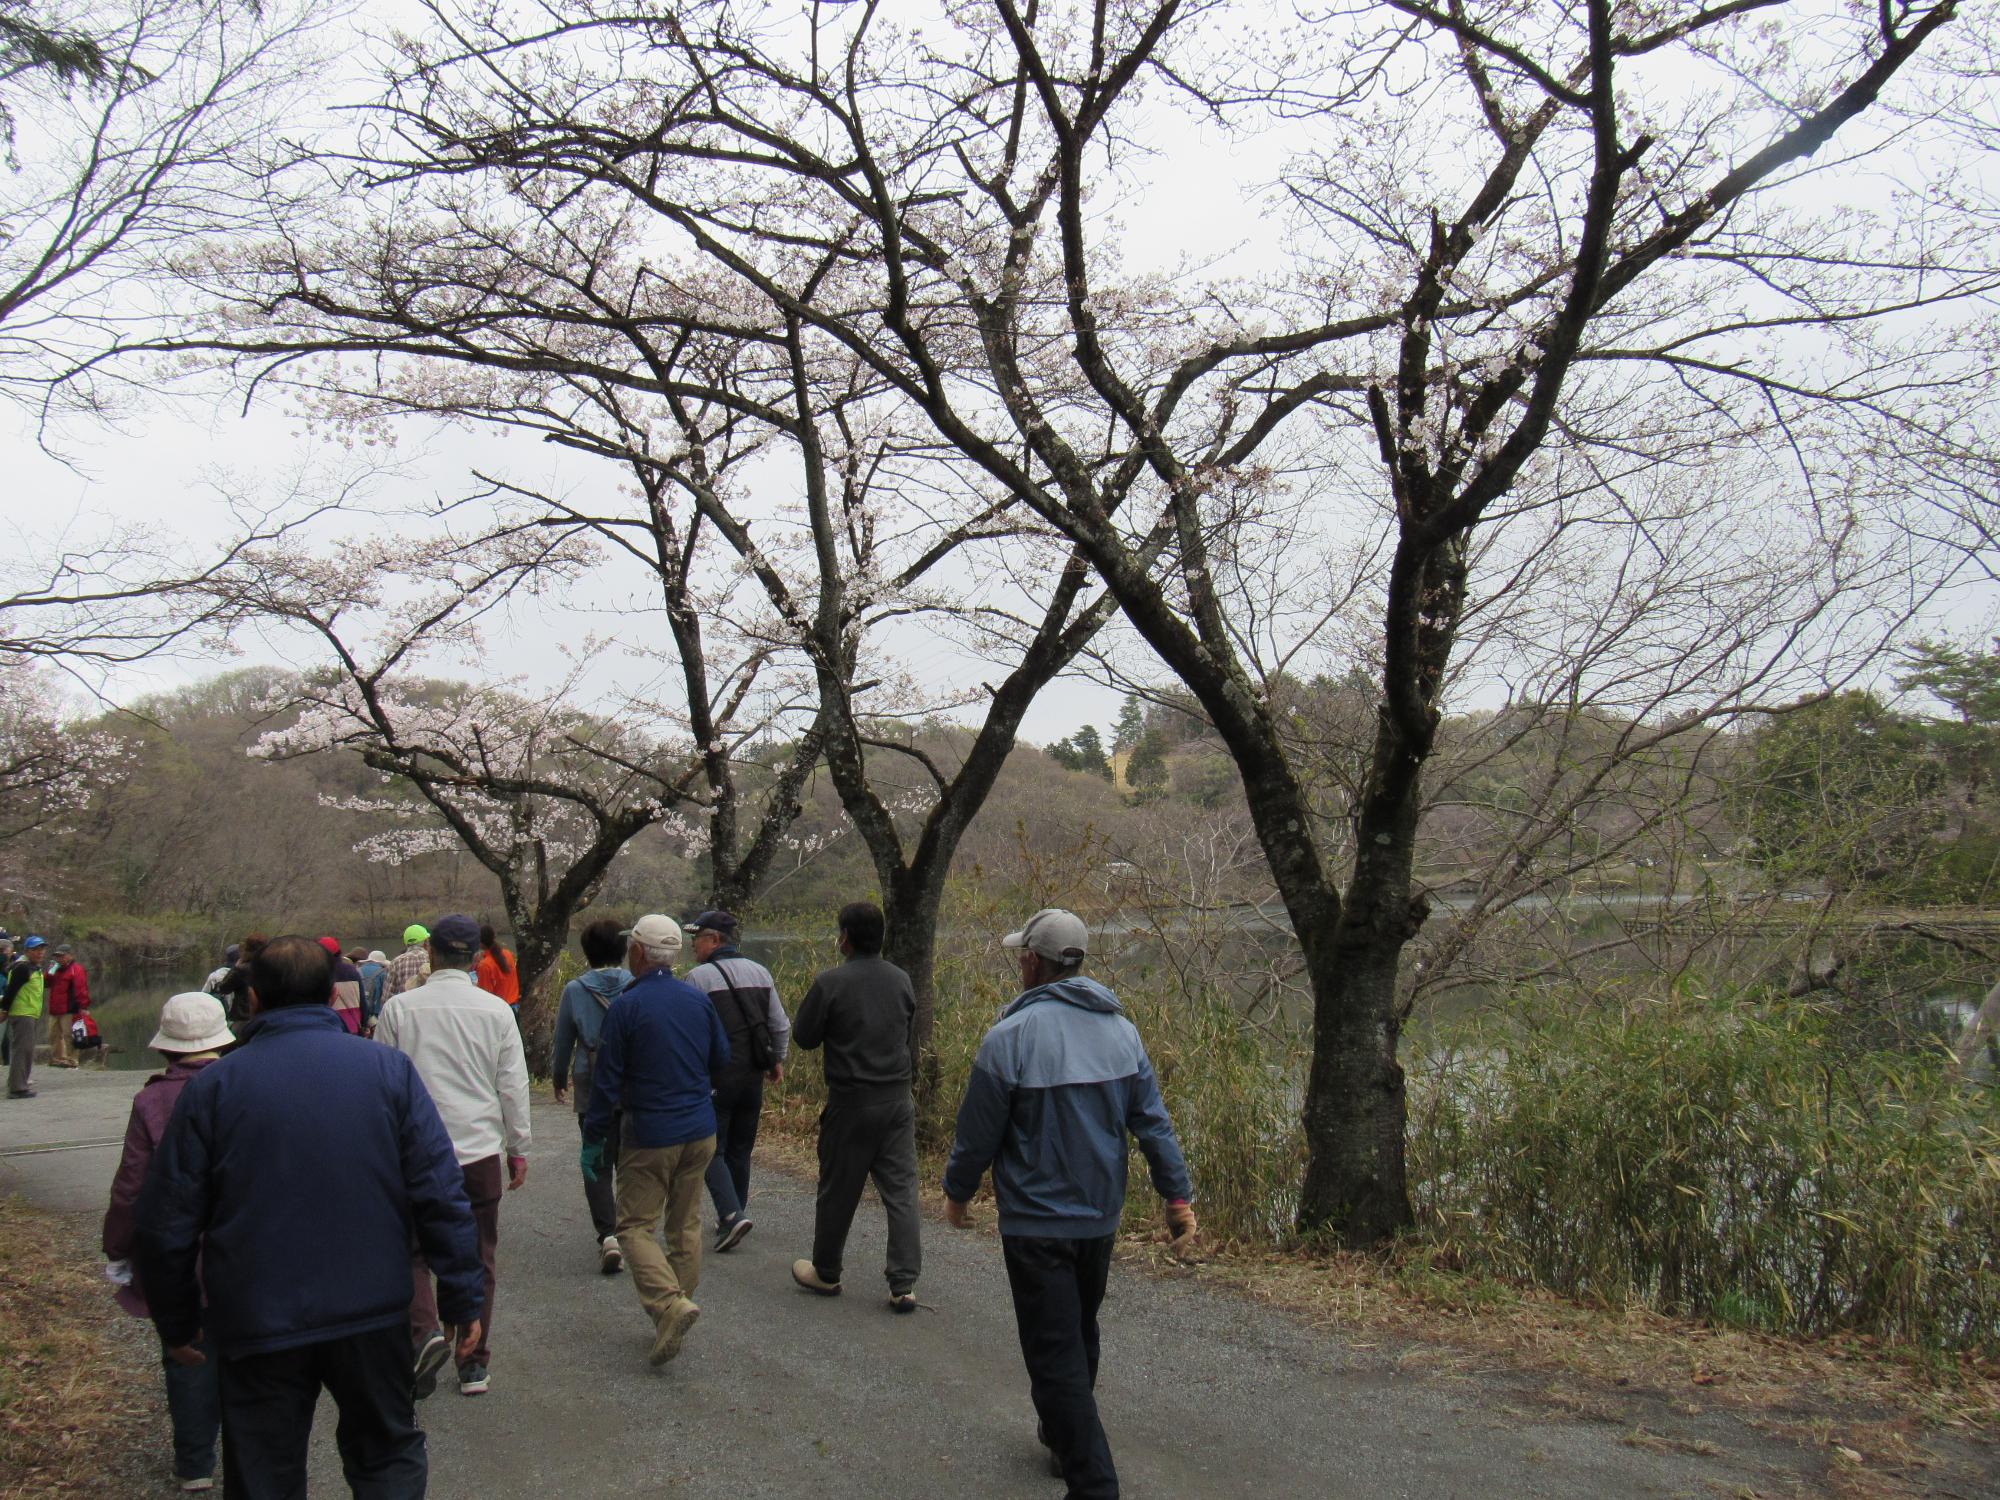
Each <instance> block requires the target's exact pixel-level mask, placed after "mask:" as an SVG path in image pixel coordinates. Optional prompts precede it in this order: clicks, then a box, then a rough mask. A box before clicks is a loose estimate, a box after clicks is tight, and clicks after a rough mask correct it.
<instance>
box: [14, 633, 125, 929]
mask: <svg viewBox="0 0 2000 1500" xmlns="http://www.w3.org/2000/svg"><path fill="white" fill-rule="evenodd" d="M125 759H126V757H125V752H124V747H123V745H122V744H121V742H120V740H119V739H118V737H117V736H116V735H115V734H111V733H109V732H107V731H106V730H104V729H103V728H101V727H97V728H92V727H86V726H84V725H83V724H82V723H80V722H79V721H78V719H77V717H76V716H75V715H74V714H72V713H71V712H69V710H68V708H67V706H66V705H65V704H64V702H63V699H62V694H61V693H60V692H59V691H58V690H57V688H56V678H55V675H54V673H53V672H51V671H50V670H49V669H48V668H46V667H44V666H39V665H37V664H35V663H32V662H29V661H25V660H22V659H20V658H9V657H6V656H3V655H0V896H5V897H6V899H7V901H8V903H9V904H10V905H13V906H15V907H16V908H20V907H24V906H25V907H36V908H42V907H47V906H49V905H50V904H51V903H52V902H53V900H54V897H55V895H56V892H55V891H54V890H53V889H52V887H51V884H50V881H49V879H48V869H49V866H50V865H51V864H53V863H55V861H53V860H50V859H47V858H44V857H43V855H44V852H45V849H46V846H47V844H48V842H49V841H52V840H59V839H62V838H64V837H67V836H68V834H69V832H70V823H71V820H72V819H73V818H75V816H76V815H77V814H79V813H81V812H82V811H83V810H84V808H85V807H86V806H87V805H88V804H89V801H90V798H91V796H92V795H93V794H94V793H95V792H96V791H97V790H98V789H99V788H101V787H103V786H105V785H106V784H108V783H110V782H112V781H114V780H116V779H117V777H118V776H119V775H120V774H121V773H122V771H123V769H124V765H125Z"/></svg>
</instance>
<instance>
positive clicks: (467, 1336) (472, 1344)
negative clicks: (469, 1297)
mask: <svg viewBox="0 0 2000 1500" xmlns="http://www.w3.org/2000/svg"><path fill="white" fill-rule="evenodd" d="M455 1331H456V1332H457V1334H458V1342H457V1343H456V1344H455V1345H453V1346H452V1353H453V1354H454V1355H455V1356H456V1357H457V1359H458V1362H459V1363H460V1364H464V1363H465V1362H466V1361H467V1360H468V1359H470V1358H472V1356H473V1354H474V1352H475V1351H476V1350H477V1349H478V1348H479V1319H477V1318H474V1319H473V1320H472V1321H471V1322H470V1323H461V1324H459V1325H458V1328H457V1329H456V1330H455Z"/></svg>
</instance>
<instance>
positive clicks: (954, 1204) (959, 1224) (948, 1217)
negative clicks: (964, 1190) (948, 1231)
mask: <svg viewBox="0 0 2000 1500" xmlns="http://www.w3.org/2000/svg"><path fill="white" fill-rule="evenodd" d="M968 1207H969V1205H967V1204H964V1203H961V1202H959V1201H958V1199H956V1198H947V1199H945V1200H944V1221H945V1223H947V1224H949V1225H950V1226H951V1227H952V1228H953V1229H969V1228H971V1227H972V1215H971V1214H970V1213H968V1212H967V1208H968Z"/></svg>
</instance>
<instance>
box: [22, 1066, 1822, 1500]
mask: <svg viewBox="0 0 2000 1500" xmlns="http://www.w3.org/2000/svg"><path fill="white" fill-rule="evenodd" d="M37 1082H38V1084H40V1085H41V1086H42V1097H41V1098H40V1099H39V1100H37V1101H33V1102H32V1103H30V1102H9V1103H8V1104H7V1106H6V1111H5V1114H4V1115H0V1192H6V1191H16V1192H22V1193H25V1194H27V1195H28V1196H30V1197H31V1198H34V1199H36V1200H37V1201H40V1202H43V1203H45V1204H47V1205H49V1206H50V1207H53V1208H56V1209H60V1210H65V1211H70V1212H75V1213H79V1214H83V1213H93V1214H94V1213H97V1212H101V1205H102V1202H103V1194H104V1190H105V1187H106V1185H107V1184H108V1182H109V1179H110V1175H111V1171H112V1168H113V1166H114V1164H115V1161H116V1146H115V1141H116V1138H117V1137H118V1136H119V1135H120V1133H121V1131H122V1126H123V1121H124V1116H125V1112H126V1108H127V1105H128V1102H129V1100H130V1097H131V1094H132V1092H133V1091H134V1089H135V1088H136V1086H137V1084H138V1082H139V1076H138V1075H136V1074H130V1073H126V1074H102V1073H91V1072H84V1073H70V1074H60V1073H55V1072H53V1071H49V1072H38V1074H37ZM535 1130H536V1142H537V1144H536V1147H535V1151H534V1154H533V1157H532V1159H531V1169H530V1176H529V1182H528V1184H527V1186H526V1187H525V1188H523V1189H522V1190H521V1191H520V1192H519V1193H516V1194H513V1195H510V1196H509V1197H508V1199H507V1201H506V1203H505V1206H504V1208H503V1210H502V1216H501V1231H500V1233H501V1238H500V1256H501V1280H500V1292H499V1305H498V1311H497V1314H496V1317H495V1324H496V1327H495V1330H494V1344H493V1348H494V1363H493V1370H492V1375H493V1388H492V1391H491V1393H490V1394H488V1395H485V1396H482V1397H478V1398H465V1397H461V1396H459V1395H458V1394H457V1389H456V1386H455V1384H454V1383H453V1382H452V1380H451V1379H450V1377H449V1374H447V1376H446V1379H445V1381H444V1382H443V1384H442V1385H441V1386H440V1389H439V1392H438V1394H437V1395H436V1396H434V1397H432V1398H431V1400H430V1401H428V1402H426V1403H425V1404H424V1406H423V1407H422V1408H421V1415H422V1419H423V1422H424V1424H425V1426H426V1428H427V1430H428V1431H429V1434H430V1443H431V1455H432V1467H431V1494H432V1495H434V1496H437V1497H441V1500H461V1497H462V1500H506V1497H515V1496H520V1497H526V1496H546V1495H603V1494H617V1493H627V1492H629V1493H644V1494H668V1495H690V1496H746V1497H747V1496H763V1495H773V1496H776V1495H783V1496H806V1495H811V1496H825V1497H846V1496H852V1497H857V1500H860V1497H868V1500H889V1497H911V1500H917V1497H924V1500H928V1497H935V1496H946V1495H961V1494H977V1495H981V1496H990V1497H995V1500H1000V1497H1012V1496H1023V1497H1027V1496H1033V1497H1038V1500H1048V1497H1051V1496H1054V1495H1056V1494H1057V1493H1059V1489H1060V1486H1059V1484H1058V1483H1057V1482H1056V1481H1054V1480H1051V1479H1050V1478H1049V1477H1048V1476H1047V1474H1046V1471H1045V1470H1044V1468H1043V1466H1042V1461H1041V1455H1040V1450H1039V1449H1038V1448H1037V1446H1036V1444H1035V1441H1034V1414H1033V1410H1032V1408H1031V1407H1030V1405H1029V1401H1028V1392H1027V1381H1026V1378H1025V1376H1024V1375H1023V1373H1022V1369H1021V1362H1020V1355H1019V1351H1018V1349H1017V1347H1016V1345H1015V1341H1014V1329H1013V1322H1012V1314H1011V1311H1010V1307H1009V1303H1008V1298H1007V1290H1006V1277H1005V1273H1004V1271H1003V1269H1002V1266H1001V1261H1000V1253H999V1244H998V1241H997V1240H996V1239H995V1238H994V1237H993V1236H992V1235H991V1234H985V1233H969V1234H968V1233H956V1232H953V1231H952V1230H950V1229H948V1228H947V1227H946V1226H945V1225H944V1224H943V1223H942V1222H938V1221H927V1223H926V1225H925V1231H926V1233H925V1243H924V1257H925V1273H924V1278H923V1281H922V1283H921V1285H920V1286H919V1288H918V1294H919V1296H920V1298H921V1299H922V1302H923V1306H922V1308H921V1309H920V1310H919V1311H918V1312H917V1313H916V1314H915V1315H914V1316H909V1317H896V1316H894V1315H892V1314H891V1313H890V1312H889V1310H888V1307H887V1304H886V1289H885V1287H884V1285H883V1282H882V1280H881V1274H880V1269H879V1268H880V1265H881V1260H882V1254H883V1238H884V1237H883V1233H882V1222H881V1213H880V1210H879V1208H877V1207H876V1205H875V1204H874V1203H873V1201H872V1198H871V1199H870V1201H868V1202H866V1203H864V1204H863V1206H862V1211H861V1214H860V1216H859V1218H858V1219H857V1223H856V1230H855V1234H854V1238H853V1241H852V1243H851V1244H850V1246H849V1258H848V1266H847V1276H846V1280H847V1289H846V1292H845V1294H844V1295H842V1296H841V1297H839V1298H831V1299H829V1298H816V1297H812V1296H810V1295H808V1294H805V1293H803V1292H800V1291H799V1290H797V1289H796V1288H795V1287H794V1286H793V1285H792V1283H791V1280H790V1277H789V1274H788V1269H787V1268H788V1267H789V1265H790V1263H791V1261H792V1259H793V1257H794V1256H796V1255H799V1254H802V1253H804V1250H805V1249H806V1247H807V1246H808V1244H809V1240H810V1233H811V1221H812V1195H811V1187H810V1184H809V1183H806V1182H804V1181H801V1180H800V1179H798V1178H796V1177H792V1176H789V1175H787V1174H785V1173H784V1172H782V1171H779V1170H776V1169H774V1168H772V1167H770V1166H768V1165H764V1164H761V1163H760V1165H759V1169H758V1172H757V1174H756V1176H755V1178H754V1179H753V1183H752V1192H753V1202H752V1206H751V1211H752V1214H753V1217H754V1218H755V1220H756V1226H757V1227H756V1229H755V1231H754V1232H753V1233H752V1234H751V1235H750V1236H749V1237H748V1239H747V1240H746V1241H745V1242H744V1244H743V1245H742V1247H741V1248H739V1249H738V1250H736V1251H734V1252H732V1253H731V1254H729V1255H726V1256H716V1255H710V1256H708V1257H707V1258H706V1261H705V1265H704V1276H703V1280H702V1284H701V1288H700V1292H699V1301H700V1303H701V1306H702V1320H701V1322H700V1324H699V1325H698V1326H697V1327H696V1328H695V1330H694V1331H693V1333H692V1334H691V1335H690V1337H689V1339H688V1343H687V1347H686V1351H685V1352H684V1353H683V1354H682V1356H681V1358H680V1359H679V1360H678V1361H676V1362H675V1363H674V1364H672V1365H669V1366H667V1367H665V1368H664V1369H662V1370H657V1371H656V1370H653V1369H650V1368H649V1367H648V1365H647V1363H646V1352H647V1347H648V1342H649V1335H650V1329H649V1327H648V1325H647V1323H646V1321H645V1318H644V1315H643V1314H642V1313H641V1311H640V1309H639V1305H638V1300H637V1298H636V1297H635V1296H634V1294H633V1291H632V1287H631V1285H630V1282H629V1279H628V1278H627V1277H625V1276H622V1275H619V1276H609V1277H607V1276H603V1275H600V1274H599V1273H598V1270H597V1264H596V1257H595V1254H594V1252H593V1249H592V1246H591V1239H590V1229H589V1220H588V1217H587V1215H586V1214H585V1211H584V1204H583V1195H582V1192H581V1187H580V1184H579V1181H578V1177H577V1172H576V1166H575V1144H576V1130H575V1125H574V1122H573V1118H572V1116H571V1115H570V1114H569V1112H568V1111H567V1110H566V1109H561V1108H558V1107H557V1106H555V1105H553V1104H551V1103H548V1102H546V1101H544V1102H541V1103H538V1105H537V1107H536V1111H535ZM50 1147H73V1148H75V1149H48V1148H50ZM989 1212H990V1211H989ZM1535 1386H1536V1382H1535V1381H1534V1380H1533V1379H1532V1377H1524V1376H1519V1375H1508V1374H1500V1373H1495V1374H1492V1375H1481V1376H1477V1377H1459V1378H1451V1377H1445V1376H1440V1375H1437V1374H1435V1373H1431V1372H1420V1371H1414V1370H1409V1369H1405V1368H1402V1367H1400V1365H1399V1362H1398V1360H1397V1359H1396V1358H1395V1357H1394V1353H1393V1352H1390V1353H1385V1352H1383V1351H1382V1350H1381V1349H1379V1348H1357V1347H1354V1346H1352V1345H1349V1344H1346V1343H1344V1342H1343V1341H1341V1340H1340V1339H1339V1338H1338V1337H1337V1336H1332V1335H1328V1334H1326V1333H1323V1332H1316V1331H1313V1330H1309V1329H1306V1328H1304V1327H1303V1326H1301V1325H1300V1324H1299V1323H1297V1322H1295V1321H1294V1320H1292V1319H1289V1318H1287V1317H1285V1316H1284V1315H1283V1314H1280V1313H1276V1312H1272V1311H1270V1310H1268V1309H1264V1308H1260V1307H1257V1306H1253V1305H1251V1304H1249V1303H1247V1302H1245V1301H1243V1300H1241V1299H1238V1298H1236V1297H1233V1296H1231V1295H1229V1294H1227V1293H1226V1292H1220V1291H1216V1290H1213V1289H1210V1288H1207V1287H1204V1286H1201V1285H1197V1284H1195V1283H1193V1282H1191V1281H1177V1280H1174V1279H1171V1278H1160V1277H1156V1276H1152V1275H1149V1274H1146V1273H1144V1272H1142V1271H1140V1270H1137V1269H1135V1268H1131V1267H1126V1266H1120V1267H1118V1268H1117V1269H1115V1270H1114V1272H1113V1276H1112V1284H1111V1293H1110V1297H1109V1300H1108V1302H1107V1304H1106V1308H1105V1317H1104V1360H1103V1370H1102V1373H1101V1377H1100V1388H1099V1397H1100V1401H1101V1404H1102V1407H1103V1410H1104V1414H1105V1425H1106V1428H1107V1430H1108V1431H1109V1433H1110V1438H1111V1444H1112V1450H1113V1452H1114V1454H1115V1455H1116V1457H1117V1461H1118V1465H1119V1470H1120V1473H1121V1475H1122V1477H1123V1481H1124V1486H1125V1492H1126V1493H1127V1494H1128V1495H1131V1496H1134V1497H1154V1496H1158V1497H1168V1496H1172V1497H1191V1496H1254V1497H1258V1500H1275V1497H1287V1496H1346V1495H1357V1496H1364V1495H1365V1496H1368V1497H1371V1500H1389V1497H1398V1496H1413V1497H1414V1496H1422V1497H1426V1500H1442V1497H1452V1496H1459V1497H1478V1500H1494V1497H1502V1496H1505V1497H1513V1496H1551V1497H1576V1500H1585V1497H1589V1500H1598V1497H1605V1496H1715V1495H1731V1494H1737V1495H1742V1494H1756V1495H1767V1496H1768V1495H1782V1494H1812V1493H1823V1492H1824V1491H1823V1490H1822V1488H1821V1485H1822V1483H1823V1482H1824V1477H1825V1476H1824V1471H1823V1468H1822V1466H1821V1464H1820V1461H1819V1458H1818V1456H1817V1455H1815V1454H1809V1453H1803V1452H1801V1451H1799V1450H1798V1449H1796V1448H1793V1447H1791V1446H1790V1445H1786V1444H1781V1443H1776V1442H1773V1441H1771V1440H1768V1439H1764V1438H1761V1437H1759V1436H1757V1435H1756V1434H1754V1433H1752V1432H1751V1431H1750V1430H1748V1429H1747V1428H1745V1427H1743V1426H1742V1425H1741V1424H1739V1423H1736V1422H1734V1421H1733V1420H1730V1419H1727V1418H1722V1417H1709V1418H1704V1419H1695V1418H1678V1419H1677V1418H1675V1417H1674V1416H1673V1414H1672V1413H1671V1412H1669V1411H1668V1410H1667V1409H1666V1408H1665V1407H1664V1406H1661V1405H1659V1404H1658V1403H1655V1406H1656V1407H1657V1409H1653V1410H1645V1411H1641V1410H1640V1409H1639V1407H1638V1406H1637V1405H1636V1404H1635V1406H1634V1407H1633V1410H1632V1416H1631V1420H1630V1422H1629V1423H1627V1422H1623V1421H1621V1422H1617V1423H1610V1422H1602V1421H1580V1420H1575V1419H1571V1418H1566V1417H1563V1416H1559V1415H1556V1414H1554V1413H1553V1412H1552V1410H1551V1409H1550V1408H1549V1407H1548V1406H1547V1405H1546V1404H1545V1403H1541V1402H1538V1401H1537V1400H1536V1399H1535V1394H1534V1392H1535ZM1676 1422H1678V1427H1676V1426H1675V1423H1676ZM1642 1423H1643V1425H1644V1426H1645V1428H1646V1429H1647V1431H1648V1432H1650V1433H1652V1434H1655V1435H1656V1437H1654V1438H1648V1439H1645V1440H1643V1441H1638V1442H1635V1441H1632V1440H1631V1439H1632V1435H1633V1433H1634V1431H1635V1430H1636V1429H1637V1428H1638V1427H1639V1426H1640V1425H1641V1424H1642ZM332 1426H333V1412H332V1409H331V1405H330V1403H324V1402H323V1403H322V1405H321V1409H320V1416H319V1421H318V1424H317V1427H316V1430H315V1437H314V1442H315V1450H316V1457H315V1469H314V1474H315V1480H314V1493H315V1494H321V1495H338V1494H341V1493H344V1489H343V1486H342V1485H341V1482H340V1477H339V1465H338V1461H337V1459H336V1457H335V1455H334V1452H333V1445H332V1439H331V1433H332ZM1658 1436H1664V1437H1665V1439H1666V1441H1664V1442H1662V1441H1658V1440H1657V1439H1658ZM1710 1449H1712V1450H1713V1451H1706V1450H1710Z"/></svg>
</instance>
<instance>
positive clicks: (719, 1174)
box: [702, 1073, 764, 1226]
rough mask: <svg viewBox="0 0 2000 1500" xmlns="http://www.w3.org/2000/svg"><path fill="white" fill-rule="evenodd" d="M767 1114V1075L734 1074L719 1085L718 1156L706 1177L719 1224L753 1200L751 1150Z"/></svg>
mask: <svg viewBox="0 0 2000 1500" xmlns="http://www.w3.org/2000/svg"><path fill="white" fill-rule="evenodd" d="M763 1116H764V1075H763V1074H761V1073H752V1074H750V1075H749V1076H748V1077H747V1078H746V1077H741V1076H737V1077H732V1078H730V1079H729V1080H728V1081H727V1082H725V1083H723V1084H720V1085H719V1086H718V1087H717V1088H716V1090H715V1155H713V1156H711V1157H710V1158H709V1159H708V1171H707V1172H705V1173H703V1174H702V1176H703V1181H705V1182H706V1183H707V1184H708V1198H709V1201H710V1202H711V1203H713V1204H714V1205H715V1222H716V1224H717V1225H718V1226H720V1225H723V1224H727V1223H729V1222H730V1221H731V1220H732V1219H734V1218H735V1217H736V1216H737V1215H738V1214H740V1213H742V1212H743V1208H744V1205H745V1204H747V1203H749V1201H750V1153H751V1152H752V1151H754V1150H756V1149H757V1123H758V1121H759V1120H761V1119H762V1118H763Z"/></svg>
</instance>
